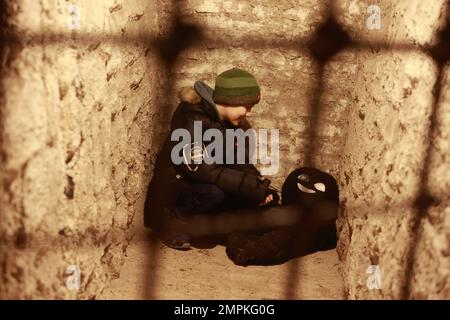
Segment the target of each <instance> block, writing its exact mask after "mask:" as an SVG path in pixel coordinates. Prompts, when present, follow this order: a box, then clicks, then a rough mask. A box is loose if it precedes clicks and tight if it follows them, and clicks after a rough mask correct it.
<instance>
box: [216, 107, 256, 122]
mask: <svg viewBox="0 0 450 320" xmlns="http://www.w3.org/2000/svg"><path fill="white" fill-rule="evenodd" d="M252 107H253V106H252V105H250V106H238V107H224V108H223V109H222V110H223V114H222V116H223V118H224V119H225V120H228V121H229V122H231V123H232V124H233V125H235V126H237V125H239V121H240V120H241V119H242V118H244V117H245V116H246V115H247V114H248V113H249V112H250V111H251V109H252Z"/></svg>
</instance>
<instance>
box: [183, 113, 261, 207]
mask: <svg viewBox="0 0 450 320" xmlns="http://www.w3.org/2000/svg"><path fill="white" fill-rule="evenodd" d="M192 118H195V119H192ZM194 120H195V121H202V122H203V123H204V127H206V128H207V123H208V119H204V116H202V115H201V114H196V115H189V119H186V121H185V122H184V124H183V125H182V127H184V128H185V129H187V130H188V131H189V132H190V133H191V136H194V127H193V123H194ZM206 128H205V129H206ZM187 147H190V146H187ZM189 149H190V148H187V150H189ZM196 151H197V152H198V151H199V150H198V149H197V150H196ZM208 156H209V155H208V154H207V153H206V152H205V150H204V149H203V150H202V155H201V157H202V162H201V163H199V164H196V163H192V162H191V163H189V161H188V160H190V159H185V160H187V162H184V163H182V164H180V165H178V167H179V170H180V171H181V173H182V174H184V175H185V176H188V177H190V178H191V179H192V180H194V181H197V182H202V183H211V184H215V185H217V186H218V187H219V188H221V189H222V190H223V191H225V192H227V193H232V194H237V195H240V196H242V197H244V198H246V199H248V200H250V201H252V202H254V203H261V202H263V201H264V199H266V197H267V195H268V189H269V185H270V180H268V179H264V178H262V177H261V176H260V175H259V172H258V171H257V170H256V168H255V171H256V172H255V171H253V172H252V171H242V170H238V169H233V168H229V167H227V166H225V165H223V164H216V163H212V164H207V163H205V158H206V157H208ZM196 157H198V155H196Z"/></svg>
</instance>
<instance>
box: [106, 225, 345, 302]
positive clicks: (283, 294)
mask: <svg viewBox="0 0 450 320" xmlns="http://www.w3.org/2000/svg"><path fill="white" fill-rule="evenodd" d="M291 270H297V271H298V272H297V280H296V281H295V280H291V279H292V276H291V274H292V273H291ZM292 284H296V287H295V288H293V287H292ZM287 292H291V293H290V294H289V293H287ZM101 298H103V299H287V298H294V299H344V294H343V289H342V279H341V275H340V273H339V262H338V258H337V254H336V251H335V250H328V251H321V252H317V253H314V254H311V255H308V256H305V257H302V258H298V259H295V260H292V261H291V262H288V263H285V264H282V265H277V266H249V267H240V266H236V265H234V264H233V262H232V261H231V260H229V259H228V257H227V255H226V253H225V247H224V246H221V245H217V246H215V247H212V248H209V249H198V248H193V249H191V250H189V251H177V250H173V249H170V248H167V247H165V246H164V245H162V243H161V242H159V241H157V240H152V238H151V236H150V233H149V232H148V231H147V230H139V231H138V232H137V234H136V236H135V238H134V240H133V242H132V243H131V245H130V246H129V247H128V250H127V260H126V262H125V264H124V265H123V267H122V271H121V276H120V278H119V279H116V280H113V281H112V286H111V289H110V290H109V291H108V292H105V293H104V294H103V296H102V297H101Z"/></svg>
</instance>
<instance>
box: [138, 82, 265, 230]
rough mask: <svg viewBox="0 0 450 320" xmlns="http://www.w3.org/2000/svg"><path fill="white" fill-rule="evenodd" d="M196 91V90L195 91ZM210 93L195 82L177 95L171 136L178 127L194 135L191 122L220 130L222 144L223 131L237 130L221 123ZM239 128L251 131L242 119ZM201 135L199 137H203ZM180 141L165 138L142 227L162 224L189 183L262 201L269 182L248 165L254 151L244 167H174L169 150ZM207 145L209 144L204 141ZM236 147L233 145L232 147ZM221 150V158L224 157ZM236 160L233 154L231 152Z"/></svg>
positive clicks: (220, 165)
mask: <svg viewBox="0 0 450 320" xmlns="http://www.w3.org/2000/svg"><path fill="white" fill-rule="evenodd" d="M194 90H195V91H194ZM212 93H213V90H212V89H211V88H210V87H209V86H207V85H206V84H204V83H203V82H200V81H197V82H196V83H195V86H194V88H190V89H189V90H187V91H186V90H184V91H183V92H182V93H180V96H179V97H180V101H181V102H180V104H179V105H178V107H177V109H176V110H175V113H174V114H173V116H172V121H171V128H170V133H172V131H173V130H175V129H177V128H185V129H187V130H188V131H189V132H190V134H191V136H192V137H193V136H194V132H193V131H194V130H193V127H194V121H202V131H203V132H204V131H206V130H207V129H210V128H216V129H219V130H221V131H222V133H223V137H224V148H225V146H226V145H227V144H226V141H225V136H226V135H225V130H226V129H227V128H232V129H236V128H237V127H234V126H232V125H231V124H230V123H228V122H225V121H221V120H220V118H219V114H218V111H217V107H216V105H215V104H214V102H213V100H212ZM239 127H240V128H242V129H244V130H246V129H248V128H250V126H249V124H248V122H247V121H246V120H245V119H244V121H242V122H241V125H240V126H239ZM203 132H202V134H203ZM178 143H179V141H171V134H169V136H168V137H167V139H166V141H165V143H164V145H163V147H162V149H161V151H160V152H159V154H158V156H157V160H156V164H155V168H154V174H153V178H152V180H151V182H150V184H149V187H148V193H147V198H146V202H145V212H144V225H145V226H146V227H149V228H152V229H155V228H156V229H157V228H159V227H161V225H162V223H163V222H164V215H165V214H167V213H168V214H170V212H171V210H173V208H174V207H175V206H176V202H177V198H178V195H179V193H180V190H182V188H183V187H185V186H186V185H189V184H192V183H210V184H215V185H216V186H218V187H219V188H221V189H222V190H223V191H224V192H225V194H230V195H233V196H239V197H242V198H243V199H245V200H247V201H249V202H253V203H255V205H257V204H258V203H260V202H262V201H263V200H264V198H265V197H266V195H267V194H268V192H269V190H268V189H269V185H270V181H269V180H268V179H263V178H262V177H261V176H260V173H259V171H258V170H257V169H256V168H255V166H254V165H253V164H249V163H248V159H249V157H250V153H251V152H252V151H254V150H250V151H249V150H247V149H248V148H246V160H247V161H246V164H236V162H235V164H216V163H213V164H206V163H204V162H202V163H201V164H196V165H195V166H193V165H192V164H191V165H186V164H185V163H182V164H178V165H175V164H173V162H172V160H171V152H172V148H173V147H174V146H175V145H177V144H178ZM204 143H205V145H206V146H207V145H208V143H209V142H207V141H206V142H205V141H204ZM234 146H236V144H234ZM226 152H227V151H226V149H225V151H224V156H225V154H226ZM234 154H235V157H236V152H235V153H234Z"/></svg>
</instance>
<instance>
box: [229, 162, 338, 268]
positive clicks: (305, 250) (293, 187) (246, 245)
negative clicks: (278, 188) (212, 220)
mask: <svg viewBox="0 0 450 320" xmlns="http://www.w3.org/2000/svg"><path fill="white" fill-rule="evenodd" d="M282 205H283V206H291V207H294V208H295V210H298V212H299V215H300V216H301V218H300V220H299V221H298V222H297V223H296V224H295V225H291V226H285V227H280V228H276V229H274V230H270V231H265V232H261V233H259V234H256V233H234V234H231V235H230V236H229V237H228V241H227V254H228V257H229V258H230V259H231V260H233V261H234V262H235V263H236V264H238V265H271V264H278V263H283V262H285V261H287V260H289V259H292V258H295V257H299V256H303V255H306V254H309V253H312V252H315V251H319V250H327V249H331V248H335V247H336V241H337V238H336V218H337V213H338V206H339V190H338V186H337V183H336V180H335V179H334V178H333V177H332V176H331V175H329V174H327V173H325V172H323V171H320V170H318V169H315V168H299V169H296V170H294V171H293V172H291V173H290V174H289V176H288V177H287V178H286V180H285V182H284V184H283V188H282Z"/></svg>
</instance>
